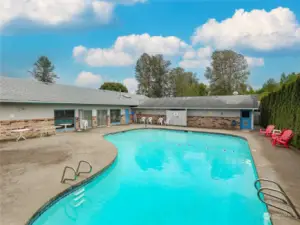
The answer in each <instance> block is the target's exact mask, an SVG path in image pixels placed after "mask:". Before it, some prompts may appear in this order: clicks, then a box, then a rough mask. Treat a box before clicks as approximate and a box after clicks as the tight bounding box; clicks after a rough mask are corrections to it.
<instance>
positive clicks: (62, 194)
mask: <svg viewBox="0 0 300 225" xmlns="http://www.w3.org/2000/svg"><path fill="white" fill-rule="evenodd" d="M147 129H153V130H154V129H156V130H168V131H174V132H176V131H177V132H178V131H179V132H191V133H206V134H217V135H224V136H231V137H236V138H241V139H243V140H245V141H247V144H248V146H249V151H250V155H251V158H252V161H253V163H254V169H255V171H254V172H255V175H256V177H258V178H260V176H259V173H258V171H257V168H256V163H255V159H254V157H253V154H252V151H251V147H250V144H249V140H248V139H247V138H246V137H244V136H240V135H237V134H230V133H222V132H219V131H213V130H212V131H204V130H194V128H192V129H193V130H190V129H186V128H184V127H175V128H174V127H173V128H170V127H148V128H144V127H139V128H129V129H125V130H121V131H115V132H108V133H106V134H103V136H102V137H103V139H105V137H106V136H109V135H113V134H118V133H124V132H129V131H135V130H147ZM114 147H115V146H114ZM115 150H116V154H115V156H114V158H113V159H112V161H111V162H110V163H108V164H107V165H106V166H105V167H103V168H102V169H100V170H99V171H98V172H96V173H94V174H93V175H91V176H90V177H87V178H86V179H84V180H82V181H80V182H78V183H76V184H74V185H72V186H70V187H68V188H67V189H65V190H63V191H62V192H60V193H58V194H57V195H55V196H53V197H52V198H51V199H49V200H48V201H47V202H46V203H45V204H43V205H42V206H41V207H40V208H39V209H38V210H37V211H36V212H35V213H34V214H33V215H32V216H31V217H30V218H29V220H28V221H27V222H26V223H25V225H32V224H33V223H34V222H35V221H36V220H37V219H38V218H39V217H40V216H41V215H42V214H43V213H44V212H45V211H47V210H48V208H50V207H51V206H52V205H54V204H55V203H56V202H58V201H59V200H60V199H62V198H64V197H65V196H67V195H69V194H70V193H72V192H74V191H76V189H78V188H80V187H81V186H84V185H86V184H88V183H90V182H92V181H93V180H94V179H95V178H97V177H98V176H100V175H101V174H102V173H104V172H105V171H106V170H107V169H109V168H110V167H111V166H112V165H113V164H114V162H115V161H116V158H117V156H118V150H117V148H116V147H115ZM267 211H268V213H269V209H268V207H267ZM271 223H272V224H273V221H272V218H271Z"/></svg>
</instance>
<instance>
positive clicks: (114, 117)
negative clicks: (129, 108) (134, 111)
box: [110, 109, 121, 123]
mask: <svg viewBox="0 0 300 225" xmlns="http://www.w3.org/2000/svg"><path fill="white" fill-rule="evenodd" d="M110 118H111V122H112V123H119V122H121V110H120V109H112V110H110Z"/></svg>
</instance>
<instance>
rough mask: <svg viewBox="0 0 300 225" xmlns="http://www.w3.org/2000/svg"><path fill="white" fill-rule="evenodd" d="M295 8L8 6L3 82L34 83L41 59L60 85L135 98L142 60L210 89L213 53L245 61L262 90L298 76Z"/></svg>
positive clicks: (192, 1)
mask: <svg viewBox="0 0 300 225" xmlns="http://www.w3.org/2000/svg"><path fill="white" fill-rule="evenodd" d="M297 1H298V0H294V1H289V0H285V1H279V0H278V1H275V0H274V1H268V0H264V1H259V0H253V1H251V0H240V1H228V0H205V1H204V0H203V1H202V0H189V1H183V0H174V1H171V0H147V1H145V0H113V1H112V0H111V1H97V0H68V1H66V0H56V1H48V2H47V1H46V2H45V1H44V0H29V1H27V2H25V3H24V2H23V1H22V0H4V5H2V6H0V32H1V37H0V38H1V56H0V57H1V58H0V60H1V65H0V69H1V75H5V76H13V77H24V78H25V77H28V78H29V77H30V75H29V74H28V73H27V71H28V70H30V69H31V68H32V65H33V63H34V62H35V61H36V59H37V58H38V56H41V55H46V56H48V57H49V58H50V60H51V61H52V62H53V63H54V64H55V66H56V72H57V74H58V75H59V76H60V79H59V80H58V83H64V84H72V85H79V86H88V87H99V86H100V83H101V82H104V81H119V82H123V83H125V84H126V85H127V86H128V88H129V89H130V91H134V90H135V89H136V81H135V79H134V66H135V62H136V59H137V58H138V56H139V55H140V54H142V53H143V52H148V53H149V54H156V53H160V54H164V55H165V57H166V58H167V59H169V60H171V62H172V66H173V67H176V66H182V67H184V68H185V69H186V70H189V71H193V72H196V73H197V75H198V77H199V79H200V81H203V82H207V81H206V80H205V78H204V76H203V73H204V68H205V67H206V66H207V65H209V62H210V59H209V58H210V57H209V56H210V55H211V53H212V51H213V50H215V49H233V50H235V51H237V52H240V53H242V54H244V55H245V56H246V57H247V60H248V63H249V65H250V70H251V75H250V77H249V84H250V85H252V86H253V87H255V88H258V87H260V86H261V84H262V83H263V82H264V81H265V80H267V79H268V78H275V79H279V77H280V74H281V73H282V72H286V73H289V72H294V71H295V72H300V54H299V53H300V24H299V21H298V20H299V19H300V4H299V1H298V3H297ZM40 2H43V3H44V4H40ZM1 4H2V3H1ZM5 4H6V5H5ZM3 6H4V7H3Z"/></svg>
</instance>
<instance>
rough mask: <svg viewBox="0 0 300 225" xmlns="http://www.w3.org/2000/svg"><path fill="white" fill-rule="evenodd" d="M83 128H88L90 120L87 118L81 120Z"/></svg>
mask: <svg viewBox="0 0 300 225" xmlns="http://www.w3.org/2000/svg"><path fill="white" fill-rule="evenodd" d="M80 125H81V128H82V129H84V130H86V129H87V128H88V121H87V120H81V124H80Z"/></svg>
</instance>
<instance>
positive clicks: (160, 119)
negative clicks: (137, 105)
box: [157, 117, 164, 125]
mask: <svg viewBox="0 0 300 225" xmlns="http://www.w3.org/2000/svg"><path fill="white" fill-rule="evenodd" d="M157 124H160V125H163V124H164V118H162V117H161V118H158V120H157Z"/></svg>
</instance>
